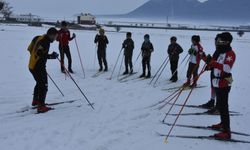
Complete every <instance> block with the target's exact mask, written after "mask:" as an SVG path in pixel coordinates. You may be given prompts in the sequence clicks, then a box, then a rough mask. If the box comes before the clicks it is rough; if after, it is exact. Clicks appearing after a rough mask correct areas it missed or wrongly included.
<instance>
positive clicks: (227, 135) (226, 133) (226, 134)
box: [214, 131, 231, 140]
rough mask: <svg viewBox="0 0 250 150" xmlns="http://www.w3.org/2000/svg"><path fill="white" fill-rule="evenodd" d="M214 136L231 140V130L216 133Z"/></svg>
mask: <svg viewBox="0 0 250 150" xmlns="http://www.w3.org/2000/svg"><path fill="white" fill-rule="evenodd" d="M214 138H217V139H222V140H230V139H231V132H230V131H223V132H220V133H217V134H214Z"/></svg>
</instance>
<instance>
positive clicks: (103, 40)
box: [95, 34, 109, 50]
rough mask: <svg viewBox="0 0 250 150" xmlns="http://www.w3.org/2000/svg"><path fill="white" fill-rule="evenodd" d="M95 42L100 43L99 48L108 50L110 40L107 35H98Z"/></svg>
mask: <svg viewBox="0 0 250 150" xmlns="http://www.w3.org/2000/svg"><path fill="white" fill-rule="evenodd" d="M95 43H98V50H106V48H107V44H109V40H108V38H107V36H106V35H98V34H97V35H96V36H95Z"/></svg>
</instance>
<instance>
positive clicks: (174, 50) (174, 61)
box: [168, 36, 183, 82]
mask: <svg viewBox="0 0 250 150" xmlns="http://www.w3.org/2000/svg"><path fill="white" fill-rule="evenodd" d="M182 52H183V49H182V47H181V46H180V45H179V44H178V43H177V38H176V37H175V36H173V37H171V38H170V45H169V46H168V55H169V59H170V65H171V67H170V69H171V72H172V77H171V79H170V81H172V82H177V80H178V72H177V69H178V61H179V55H180V54H181V53H182Z"/></svg>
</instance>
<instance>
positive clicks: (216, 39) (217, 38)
mask: <svg viewBox="0 0 250 150" xmlns="http://www.w3.org/2000/svg"><path fill="white" fill-rule="evenodd" d="M220 36H221V34H217V35H216V37H215V39H214V41H215V46H216V47H217V45H218V41H220V40H221V38H220Z"/></svg>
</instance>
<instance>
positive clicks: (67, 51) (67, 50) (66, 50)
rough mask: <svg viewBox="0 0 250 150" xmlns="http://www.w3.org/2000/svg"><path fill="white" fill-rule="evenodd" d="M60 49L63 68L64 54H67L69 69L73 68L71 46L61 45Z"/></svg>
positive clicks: (62, 68)
mask: <svg viewBox="0 0 250 150" xmlns="http://www.w3.org/2000/svg"><path fill="white" fill-rule="evenodd" d="M59 50H60V57H61V70H64V67H63V66H64V54H66V57H67V59H68V69H69V70H71V69H72V57H71V53H70V48H69V45H67V46H61V45H59Z"/></svg>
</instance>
